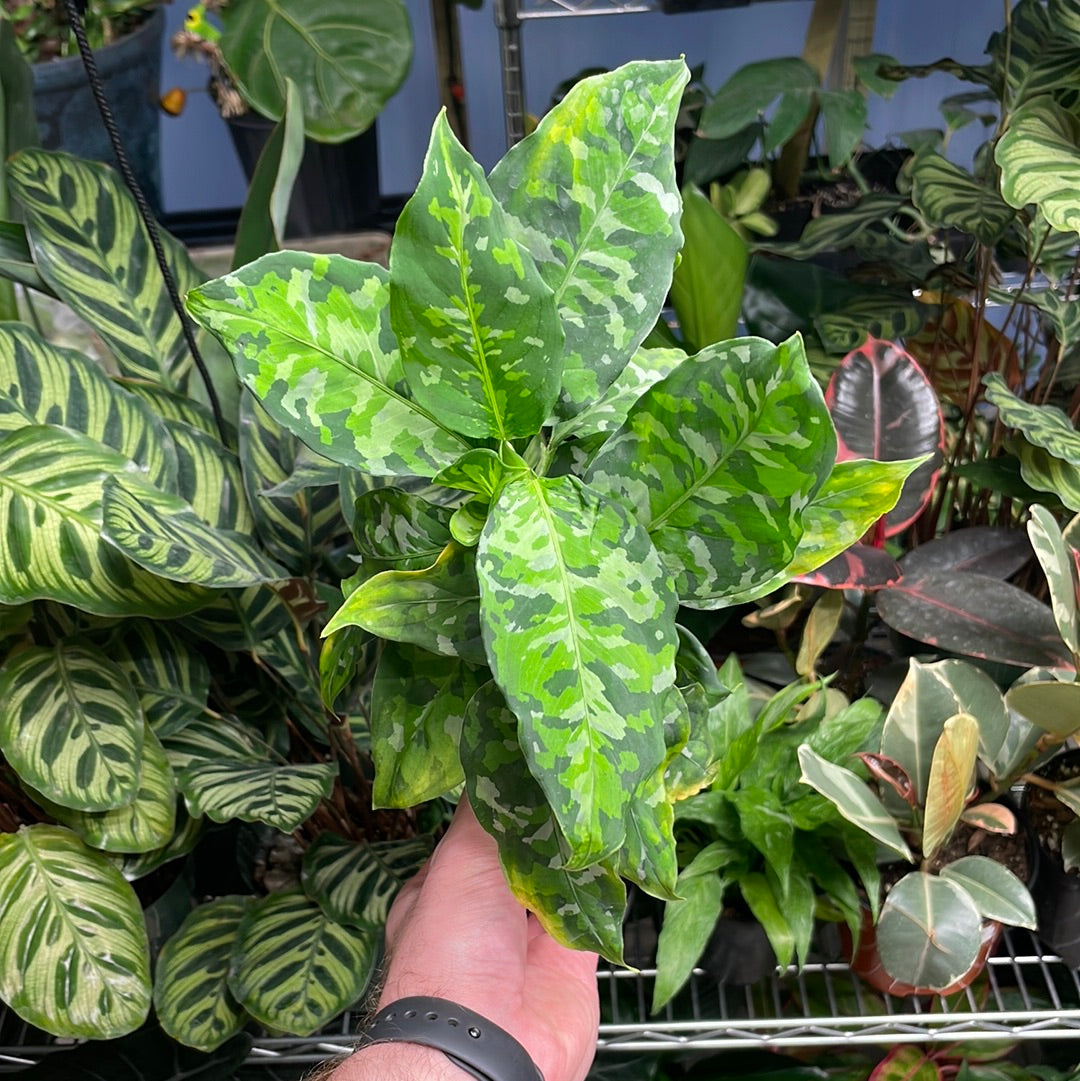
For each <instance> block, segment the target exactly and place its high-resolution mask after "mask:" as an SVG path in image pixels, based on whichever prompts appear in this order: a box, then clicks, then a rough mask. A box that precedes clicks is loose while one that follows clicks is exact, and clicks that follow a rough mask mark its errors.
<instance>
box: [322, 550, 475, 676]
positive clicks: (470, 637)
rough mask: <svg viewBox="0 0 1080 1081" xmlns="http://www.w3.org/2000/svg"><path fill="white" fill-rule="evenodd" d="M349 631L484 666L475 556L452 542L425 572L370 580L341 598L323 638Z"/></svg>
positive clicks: (388, 573) (387, 574) (394, 573)
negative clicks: (355, 629)
mask: <svg viewBox="0 0 1080 1081" xmlns="http://www.w3.org/2000/svg"><path fill="white" fill-rule="evenodd" d="M348 626H357V627H363V628H364V629H365V630H368V631H370V632H371V633H372V634H377V635H378V636H379V637H380V638H389V639H390V640H391V641H394V642H412V643H413V644H414V645H418V646H422V647H423V648H424V649H427V650H430V651H431V652H432V653H441V654H443V656H447V657H461V658H462V659H463V660H466V661H471V662H474V663H476V664H483V663H484V662H485V660H486V657H485V654H484V648H483V643H482V642H481V639H480V587H479V584H478V583H477V581H476V569H475V556H474V553H473V552H472V551H471V550H470V549H467V548H462V547H461V546H460V545H459V544H457V543H454V542H451V543H450V544H448V545H447V546H446V548H445V549H443V552H442V554H441V555H440V556H439V558H438V559H437V560H436V561H435V563H433V564H432V565H431V566H430V567H429V568H427V570H420V571H383V572H382V573H381V574H377V575H375V577H374V578H369V579H368V580H367V581H366V582H363V583H362V584H361V585H360V586H359V587H358V588H357V589H356V590H354V591H353V592H352V593H350V594H349V596H348V597H346V598H345V602H344V603H343V604H342V606H341V607H340V608H339V609H338V610H337V611H336V612H335V613H334V615H333V618H332V619H331V620H330V621H329V623H327V625H326V628H325V630H324V631H323V635H324V636H325V635H329V634H332V633H333V632H334V631H336V630H338V629H339V628H341V627H348Z"/></svg>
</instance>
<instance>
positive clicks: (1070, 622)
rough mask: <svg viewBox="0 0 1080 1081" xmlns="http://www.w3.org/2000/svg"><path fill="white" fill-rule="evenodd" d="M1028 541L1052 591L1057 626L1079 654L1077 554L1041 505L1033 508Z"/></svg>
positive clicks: (1075, 652) (1068, 644)
mask: <svg viewBox="0 0 1080 1081" xmlns="http://www.w3.org/2000/svg"><path fill="white" fill-rule="evenodd" d="M1028 537H1029V538H1030V539H1031V547H1032V548H1034V549H1035V556H1036V558H1037V559H1038V561H1039V566H1040V567H1042V570H1043V574H1045V575H1046V581H1047V584H1048V585H1049V587H1050V603H1051V606H1052V607H1053V610H1054V622H1055V623H1057V628H1058V631H1059V633H1060V634H1061V639H1062V641H1063V642H1064V643H1065V645H1066V646H1067V647H1068V649H1069V651H1070V652H1071V653H1073V654H1080V622H1078V619H1080V617H1078V613H1077V607H1076V590H1077V582H1076V570H1075V567H1076V563H1075V554H1074V552H1073V551H1072V550H1071V549H1069V548H1068V546H1067V545H1066V543H1065V538H1064V537H1063V536H1062V535H1061V527H1060V526H1059V525H1058V524H1057V521H1056V520H1055V518H1054V516H1053V515H1052V514H1051V513H1050V512H1049V511H1048V510H1047V509H1046V508H1045V507H1040V506H1038V505H1036V506H1034V507H1032V508H1031V517H1030V519H1029V520H1028Z"/></svg>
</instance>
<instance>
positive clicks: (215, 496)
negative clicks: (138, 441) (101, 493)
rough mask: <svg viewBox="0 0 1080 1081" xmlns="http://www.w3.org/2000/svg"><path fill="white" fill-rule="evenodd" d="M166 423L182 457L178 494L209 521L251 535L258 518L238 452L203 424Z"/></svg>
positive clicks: (202, 517)
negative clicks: (250, 505)
mask: <svg viewBox="0 0 1080 1081" xmlns="http://www.w3.org/2000/svg"><path fill="white" fill-rule="evenodd" d="M165 427H166V429H167V430H168V432H169V435H171V436H172V440H173V444H174V446H175V447H176V453H177V459H178V461H179V473H178V478H177V486H176V488H175V491H176V492H177V494H178V495H179V496H180V497H181V498H182V499H185V500H186V501H187V502H188V503H190V504H191V507H192V509H193V510H194V511H195V513H196V514H197V515H198V517H199V518H201V519H202V520H203V521H204V522H207V523H208V524H209V525H212V526H214V527H215V528H217V529H231V530H232V531H233V532H234V533H243V534H245V535H247V536H249V537H250V536H251V534H252V533H253V532H254V531H255V519H254V517H253V516H252V513H251V507H249V506H248V501H247V496H246V495H245V494H244V482H243V479H242V477H241V475H240V463H239V462H238V461H237V460H236V455H235V454H233V452H232V451H231V450H227V449H226V448H225V447H223V446H222V445H221V440H220V439H219V438H218V437H217V436H216V435H208V434H207V433H206V432H204V431H203V430H202V429H201V428H195V427H192V426H191V425H190V424H186V423H184V422H183V421H175V420H172V421H166V422H165ZM157 487H158V488H160V487H161V485H157ZM170 490H172V489H170Z"/></svg>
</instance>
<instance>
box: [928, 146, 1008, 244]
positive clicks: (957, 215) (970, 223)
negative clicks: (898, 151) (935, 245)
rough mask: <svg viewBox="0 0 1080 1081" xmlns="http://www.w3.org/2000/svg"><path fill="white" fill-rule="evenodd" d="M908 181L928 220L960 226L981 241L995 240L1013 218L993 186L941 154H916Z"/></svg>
mask: <svg viewBox="0 0 1080 1081" xmlns="http://www.w3.org/2000/svg"><path fill="white" fill-rule="evenodd" d="M911 181H912V189H911V197H912V201H913V202H914V203H915V205H916V206H917V207H918V208H919V209H920V210H921V211H922V212H923V214H925V215H926V218H927V220H928V221H930V222H932V223H933V224H935V225H949V226H952V227H953V228H956V229H961V230H963V231H964V232H965V233H970V234H971V235H972V236H974V237H975V238H976V239H977V240H979V241H980V242H981V243H983V244H987V245H993V244H995V243H997V241H998V240H1000V239H1001V236H1002V234H1003V233H1004V232H1005V230H1006V229H1007V228H1008V227H1009V224H1010V223H1011V222H1012V220H1013V218H1014V217H1016V212H1015V211H1014V210H1013V209H1012V207H1010V206H1009V205H1008V204H1007V203H1006V202H1005V201H1004V200H1003V199H1002V198H1001V196H1000V195H998V193H997V189H996V187H990V186H989V185H987V184H985V183H980V182H979V181H978V180H977V179H976V178H975V177H973V176H972V175H971V174H970V173H969V172H968V171H967V170H966V169H961V168H960V166H958V165H954V164H953V163H952V162H951V161H949V160H948V159H946V158H944V157H942V156H941V155H940V154H935V153H933V152H929V151H925V150H924V151H921V152H920V153H919V154H917V155H916V156H915V161H914V164H913V165H912V167H911Z"/></svg>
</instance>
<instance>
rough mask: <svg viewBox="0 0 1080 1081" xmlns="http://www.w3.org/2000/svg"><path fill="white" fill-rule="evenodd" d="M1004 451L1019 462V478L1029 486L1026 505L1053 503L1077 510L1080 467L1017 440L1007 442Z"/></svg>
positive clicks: (1079, 492) (1023, 440) (1024, 441)
mask: <svg viewBox="0 0 1080 1081" xmlns="http://www.w3.org/2000/svg"><path fill="white" fill-rule="evenodd" d="M1006 449H1007V450H1008V451H1009V452H1011V453H1012V454H1015V455H1016V456H1017V458H1019V459H1020V476H1021V477H1022V478H1023V480H1024V483H1026V484H1028V485H1030V488H1029V489H1028V491H1027V492H1026V493H1025V495H1026V496H1027V498H1026V499H1025V502H1028V503H1035V502H1043V503H1055V502H1056V501H1058V500H1060V501H1061V503H1062V504H1063V505H1064V506H1066V507H1067V508H1068V509H1069V510H1073V511H1075V510H1080V466H1076V465H1073V464H1072V462H1067V461H1066V460H1065V459H1064V458H1058V457H1055V456H1054V455H1053V454H1051V453H1050V452H1049V451H1048V450H1044V449H1043V448H1042V447H1036V446H1034V445H1033V444H1032V443H1029V442H1028V441H1027V440H1026V439H1023V438H1022V437H1020V436H1012V437H1011V438H1009V439H1007V440H1006Z"/></svg>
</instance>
